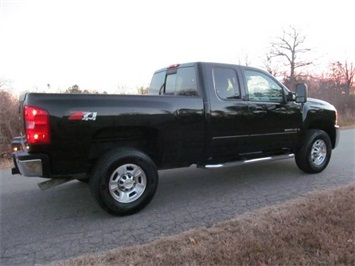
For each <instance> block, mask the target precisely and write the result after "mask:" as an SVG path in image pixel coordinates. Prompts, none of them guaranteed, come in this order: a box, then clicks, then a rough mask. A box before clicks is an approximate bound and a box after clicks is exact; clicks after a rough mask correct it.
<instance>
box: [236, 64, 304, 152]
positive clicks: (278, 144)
mask: <svg viewBox="0 0 355 266" xmlns="http://www.w3.org/2000/svg"><path fill="white" fill-rule="evenodd" d="M242 73H243V81H244V88H245V91H246V94H247V99H248V106H249V119H248V121H249V122H248V123H249V126H248V128H249V129H250V132H249V133H250V137H249V139H248V147H249V150H250V151H251V152H257V151H263V152H265V151H275V150H281V149H283V148H291V147H294V146H295V145H296V142H297V136H298V132H299V130H300V127H301V123H302V115H301V112H300V105H299V104H296V103H295V102H293V101H292V102H287V100H286V93H288V91H287V90H286V89H285V88H284V87H283V86H282V85H281V84H280V83H279V82H278V81H277V80H276V79H275V78H273V77H272V76H271V75H269V74H268V73H266V72H264V71H260V70H258V69H254V68H248V67H245V68H244V67H243V69H242Z"/></svg>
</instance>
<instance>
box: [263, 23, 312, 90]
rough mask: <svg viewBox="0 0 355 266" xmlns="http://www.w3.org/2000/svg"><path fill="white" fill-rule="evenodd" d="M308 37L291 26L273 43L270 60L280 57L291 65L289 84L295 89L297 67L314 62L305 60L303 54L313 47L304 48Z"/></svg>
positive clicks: (287, 64) (286, 63)
mask: <svg viewBox="0 0 355 266" xmlns="http://www.w3.org/2000/svg"><path fill="white" fill-rule="evenodd" d="M305 40H306V37H305V36H304V35H302V34H301V32H300V31H299V30H297V29H296V28H295V27H293V26H289V28H288V30H287V31H286V30H283V34H282V36H281V37H277V38H276V41H275V42H272V43H271V50H270V54H269V55H268V56H269V60H271V59H273V58H279V59H280V60H281V61H282V62H284V64H285V66H288V67H289V71H290V72H289V76H288V77H287V78H288V80H289V86H290V89H291V90H294V88H295V83H296V79H297V77H298V75H299V74H300V73H297V69H299V68H301V67H305V66H308V65H310V64H312V62H310V61H303V60H302V59H301V55H303V54H305V53H307V52H309V51H310V50H311V49H309V48H304V43H305Z"/></svg>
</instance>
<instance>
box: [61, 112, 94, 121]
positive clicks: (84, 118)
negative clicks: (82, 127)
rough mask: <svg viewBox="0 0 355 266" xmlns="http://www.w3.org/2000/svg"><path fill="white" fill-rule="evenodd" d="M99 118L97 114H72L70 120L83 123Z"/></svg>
mask: <svg viewBox="0 0 355 266" xmlns="http://www.w3.org/2000/svg"><path fill="white" fill-rule="evenodd" d="M96 116H97V112H84V111H78V112H71V115H70V116H69V118H68V120H82V121H95V120H96Z"/></svg>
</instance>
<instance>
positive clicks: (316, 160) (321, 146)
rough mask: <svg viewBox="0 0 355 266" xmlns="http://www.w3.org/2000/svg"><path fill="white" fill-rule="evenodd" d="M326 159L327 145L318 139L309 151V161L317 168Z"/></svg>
mask: <svg viewBox="0 0 355 266" xmlns="http://www.w3.org/2000/svg"><path fill="white" fill-rule="evenodd" d="M326 157H327V144H326V143H325V141H324V140H321V139H318V140H316V141H315V142H314V143H313V146H312V150H311V160H312V162H313V164H314V165H316V166H319V165H321V164H322V163H324V161H325V159H326Z"/></svg>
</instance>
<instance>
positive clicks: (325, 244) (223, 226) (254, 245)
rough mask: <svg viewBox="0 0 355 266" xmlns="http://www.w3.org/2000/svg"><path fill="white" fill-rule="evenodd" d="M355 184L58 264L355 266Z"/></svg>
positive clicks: (58, 263)
mask: <svg viewBox="0 0 355 266" xmlns="http://www.w3.org/2000/svg"><path fill="white" fill-rule="evenodd" d="M354 226H355V184H351V185H348V186H345V187H342V188H337V189H333V190H330V191H323V192H317V193H313V194H312V195H310V196H308V197H306V198H303V199H299V200H296V201H292V202H289V203H285V204H283V205H280V206H278V207H269V208H265V209H263V210H260V211H257V212H254V213H249V214H246V215H243V216H241V217H238V218H236V219H234V220H231V221H227V222H223V223H220V224H218V225H216V226H214V227H212V228H210V229H206V228H199V229H195V230H191V231H189V232H186V233H183V234H181V235H177V236H173V237H168V238H164V239H160V240H156V241H154V242H152V243H148V244H145V245H141V246H136V247H128V248H119V249H115V250H111V251H109V252H105V253H101V254H96V255H90V256H83V257H79V258H76V259H72V260H67V261H62V262H56V263H54V264H53V265H260V266H263V265H355V233H354V232H355V230H354V229H355V228H354Z"/></svg>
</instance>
